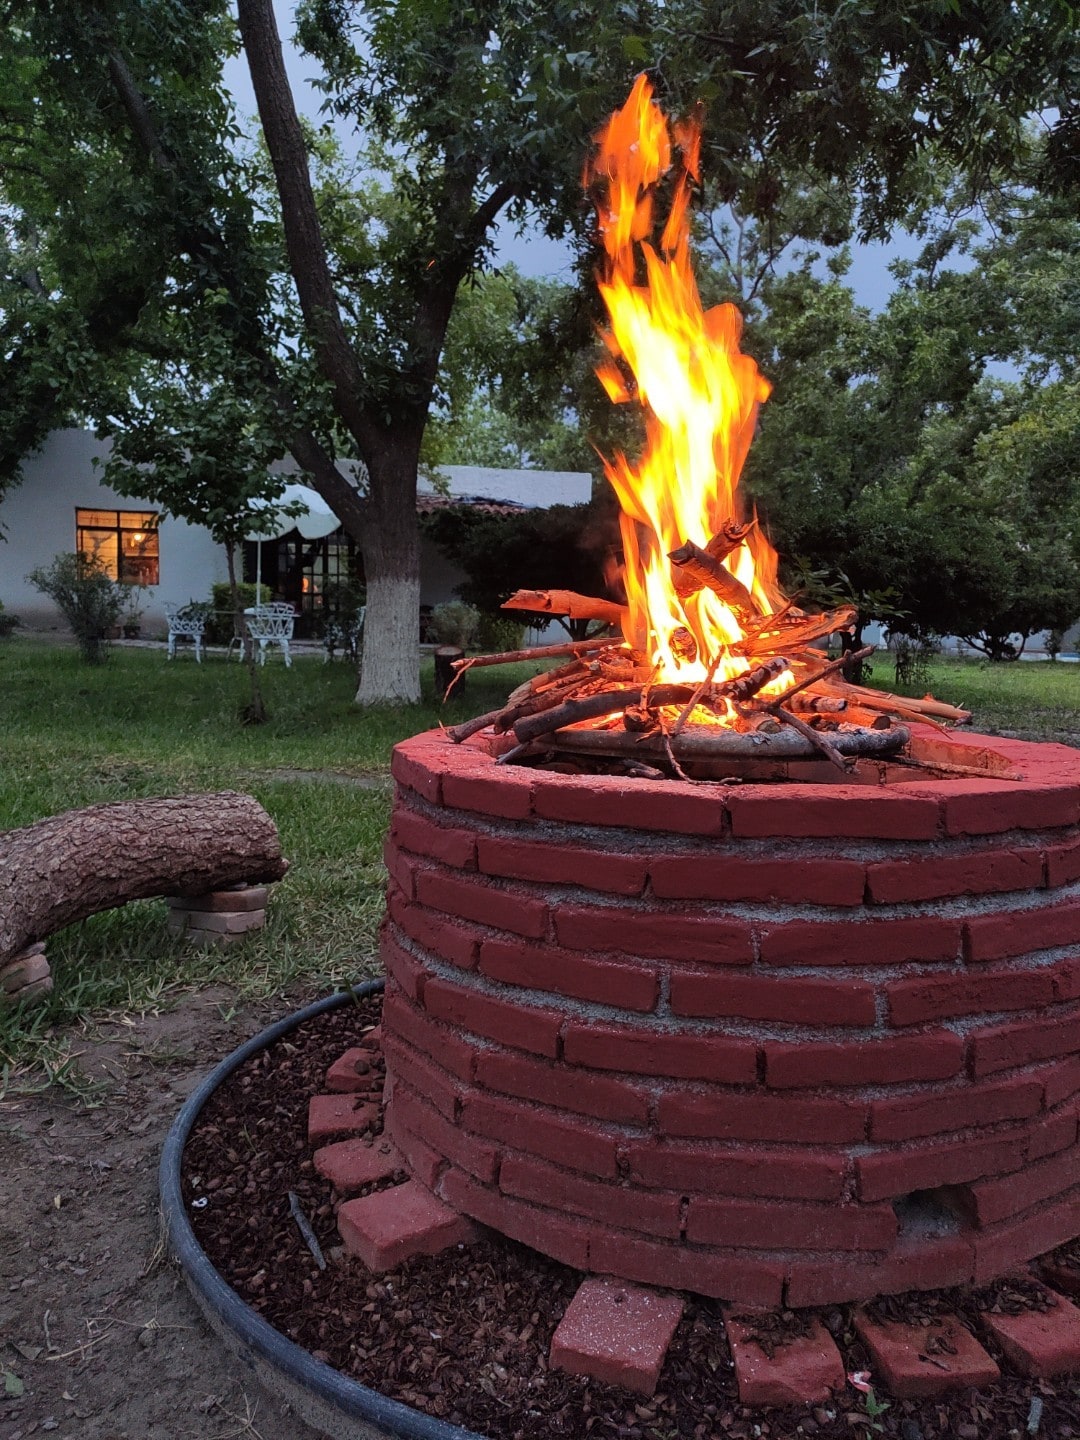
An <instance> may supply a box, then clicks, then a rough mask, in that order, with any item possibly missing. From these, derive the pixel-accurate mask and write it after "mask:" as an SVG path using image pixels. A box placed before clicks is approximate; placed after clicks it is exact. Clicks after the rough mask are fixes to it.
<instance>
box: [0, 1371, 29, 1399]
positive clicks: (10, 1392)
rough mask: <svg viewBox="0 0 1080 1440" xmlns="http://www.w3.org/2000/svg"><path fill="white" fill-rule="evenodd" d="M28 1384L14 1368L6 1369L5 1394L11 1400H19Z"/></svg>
mask: <svg viewBox="0 0 1080 1440" xmlns="http://www.w3.org/2000/svg"><path fill="white" fill-rule="evenodd" d="M25 1389H26V1386H25V1385H24V1384H23V1382H22V1381H21V1380H20V1379H19V1377H18V1375H16V1374H15V1372H14V1371H13V1370H5V1371H4V1394H5V1395H7V1396H8V1398H9V1399H11V1400H18V1399H19V1398H20V1396H21V1395H22V1393H23V1391H24V1390H25Z"/></svg>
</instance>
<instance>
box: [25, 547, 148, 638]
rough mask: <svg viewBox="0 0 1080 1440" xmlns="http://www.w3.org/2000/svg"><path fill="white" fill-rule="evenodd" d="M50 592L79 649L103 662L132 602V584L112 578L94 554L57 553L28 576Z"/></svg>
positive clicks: (33, 582) (34, 584)
mask: <svg viewBox="0 0 1080 1440" xmlns="http://www.w3.org/2000/svg"><path fill="white" fill-rule="evenodd" d="M26 578H27V579H28V580H29V581H30V583H31V585H33V586H34V587H35V589H38V590H40V591H41V593H42V594H43V595H47V596H48V597H49V599H50V600H51V601H52V602H53V604H54V605H55V606H56V608H57V609H58V610H59V611H60V613H61V615H63V617H64V619H65V620H66V621H67V623H68V625H70V627H71V630H72V633H73V634H74V636H75V642H76V644H77V645H78V647H79V653H80V654H81V655H82V657H83V659H84V660H85V661H87V663H88V664H90V665H100V664H101V663H102V661H103V660H104V659H105V657H106V655H107V653H108V637H109V632H110V631H111V630H113V629H115V628H116V626H117V625H119V623H120V616H121V614H122V613H123V611H124V608H125V606H126V605H127V603H128V600H129V598H130V597H129V595H128V587H127V586H126V585H121V584H119V583H118V582H117V581H115V580H111V579H110V578H109V576H108V575H107V574H106V572H105V568H104V566H103V565H102V564H101V562H100V561H99V560H97V559H95V558H94V556H92V555H84V554H80V555H75V554H64V555H57V556H56V557H55V558H54V560H53V562H52V564H51V565H44V566H39V567H38V568H37V569H36V570H31V572H30V574H29V575H28V576H27V577H26Z"/></svg>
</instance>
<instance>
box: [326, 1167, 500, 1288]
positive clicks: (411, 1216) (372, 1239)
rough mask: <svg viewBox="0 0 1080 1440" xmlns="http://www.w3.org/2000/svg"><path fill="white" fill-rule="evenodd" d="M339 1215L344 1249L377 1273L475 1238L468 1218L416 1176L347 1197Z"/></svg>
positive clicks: (464, 1243) (466, 1243)
mask: <svg viewBox="0 0 1080 1440" xmlns="http://www.w3.org/2000/svg"><path fill="white" fill-rule="evenodd" d="M337 1219H338V1231H339V1233H340V1235H341V1240H342V1244H343V1245H344V1246H345V1249H346V1250H347V1251H348V1252H349V1254H350V1255H357V1256H359V1258H360V1259H361V1260H362V1261H363V1262H364V1264H365V1265H366V1266H367V1267H368V1269H369V1270H374V1271H376V1272H380V1271H383V1270H393V1269H394V1268H395V1266H398V1265H402V1264H404V1262H405V1261H406V1260H411V1259H412V1258H413V1256H414V1255H438V1254H439V1252H440V1251H441V1250H446V1249H447V1248H448V1247H449V1246H451V1245H468V1244H471V1243H472V1241H473V1240H475V1239H476V1230H475V1228H474V1227H473V1226H472V1225H470V1224H469V1222H468V1221H467V1220H465V1219H464V1218H463V1217H462V1216H461V1215H458V1214H457V1212H456V1211H454V1210H451V1209H450V1208H449V1207H448V1206H446V1205H444V1204H443V1203H442V1201H440V1200H437V1199H436V1198H435V1196H434V1195H432V1194H431V1192H430V1191H429V1190H425V1189H424V1188H423V1186H422V1185H418V1184H417V1183H416V1181H415V1180H410V1181H409V1182H408V1183H407V1184H405V1185H396V1186H395V1187H394V1188H393V1189H392V1190H380V1191H378V1192H377V1193H376V1194H374V1195H363V1196H361V1197H360V1198H359V1199H358V1200H347V1201H346V1202H345V1204H344V1205H342V1207H341V1209H340V1210H339V1211H338V1217H337Z"/></svg>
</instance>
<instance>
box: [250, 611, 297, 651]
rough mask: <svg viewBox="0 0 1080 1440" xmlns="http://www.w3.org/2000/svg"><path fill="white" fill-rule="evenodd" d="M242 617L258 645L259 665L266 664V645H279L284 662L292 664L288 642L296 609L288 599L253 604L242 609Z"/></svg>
mask: <svg viewBox="0 0 1080 1440" xmlns="http://www.w3.org/2000/svg"><path fill="white" fill-rule="evenodd" d="M244 619H245V621H246V623H247V632H248V634H249V635H250V636H251V638H252V640H253V641H254V643H255V644H256V645H258V647H259V664H260V665H265V664H266V647H267V646H268V645H277V646H279V647H280V649H281V653H282V656H283V657H284V660H285V664H286V665H291V664H292V656H291V655H290V654H289V642H290V640H291V639H292V633H293V626H294V625H295V624H296V611H295V610H294V609H293V607H292V606H291V605H290V604H289V603H288V601H285V600H273V601H271V602H270V604H269V605H254V606H252V608H251V609H250V610H245V611H244Z"/></svg>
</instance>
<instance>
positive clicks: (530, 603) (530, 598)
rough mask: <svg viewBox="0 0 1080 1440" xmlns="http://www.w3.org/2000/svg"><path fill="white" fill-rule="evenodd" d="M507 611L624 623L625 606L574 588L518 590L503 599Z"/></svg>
mask: <svg viewBox="0 0 1080 1440" xmlns="http://www.w3.org/2000/svg"><path fill="white" fill-rule="evenodd" d="M502 608H503V609H504V610H529V611H532V612H533V613H534V614H537V615H565V616H566V617H567V618H568V619H569V620H602V621H603V622H604V624H605V625H621V624H622V622H623V620H624V619H625V618H626V607H625V606H624V605H616V604H615V602H614V601H613V600H598V599H596V598H595V597H594V596H592V595H579V594H577V592H576V591H574V590H517V591H515V592H514V594H513V595H511V596H510V599H509V600H504V601H503V604H502Z"/></svg>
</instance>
